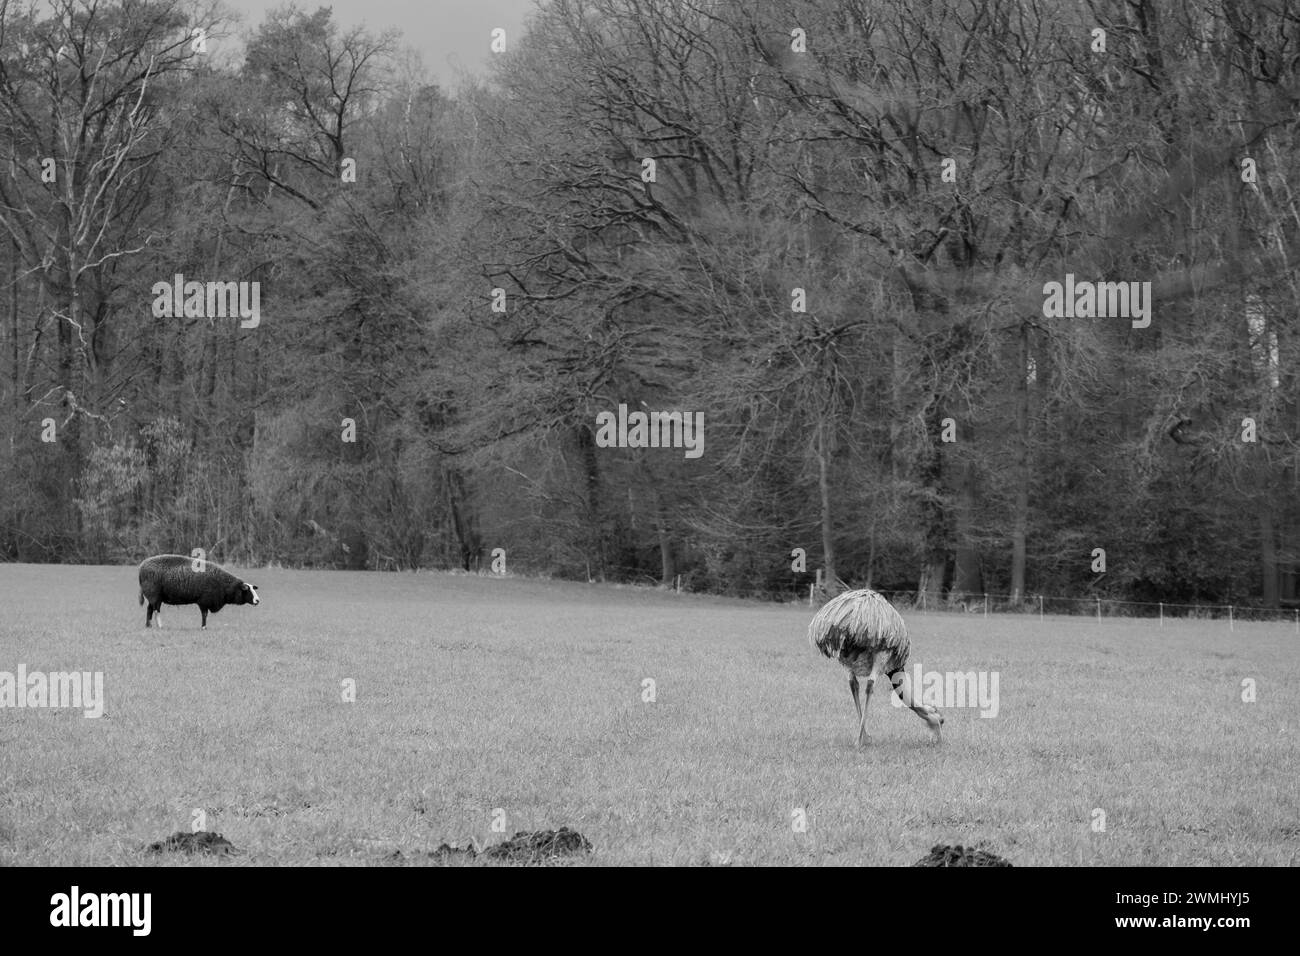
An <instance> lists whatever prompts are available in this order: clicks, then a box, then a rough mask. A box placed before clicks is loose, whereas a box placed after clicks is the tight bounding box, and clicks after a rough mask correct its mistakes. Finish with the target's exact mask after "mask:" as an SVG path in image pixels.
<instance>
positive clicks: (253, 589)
mask: <svg viewBox="0 0 1300 956" xmlns="http://www.w3.org/2000/svg"><path fill="white" fill-rule="evenodd" d="M244 590H245V591H247V592H248V595H247V597H246V603H248V604H261V603H262V599H261V598H260V597H258V596H257V585H255V584H245V585H244Z"/></svg>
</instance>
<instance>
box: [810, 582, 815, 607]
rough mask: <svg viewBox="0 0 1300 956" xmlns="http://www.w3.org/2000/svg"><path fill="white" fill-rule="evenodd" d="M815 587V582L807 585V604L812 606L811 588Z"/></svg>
mask: <svg viewBox="0 0 1300 956" xmlns="http://www.w3.org/2000/svg"><path fill="white" fill-rule="evenodd" d="M816 587H817V585H815V584H809V585H808V606H809V607H812V596H813V590H814V589H815V588H816Z"/></svg>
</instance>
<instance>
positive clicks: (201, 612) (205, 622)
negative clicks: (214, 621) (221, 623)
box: [199, 607, 208, 631]
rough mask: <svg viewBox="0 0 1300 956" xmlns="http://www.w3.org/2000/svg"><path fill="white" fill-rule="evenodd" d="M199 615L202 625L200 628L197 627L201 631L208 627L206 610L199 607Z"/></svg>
mask: <svg viewBox="0 0 1300 956" xmlns="http://www.w3.org/2000/svg"><path fill="white" fill-rule="evenodd" d="M199 613H200V614H202V615H203V624H202V626H200V627H199V630H200V631H202V630H205V629H206V628H207V626H208V609H207V608H205V607H200V608H199Z"/></svg>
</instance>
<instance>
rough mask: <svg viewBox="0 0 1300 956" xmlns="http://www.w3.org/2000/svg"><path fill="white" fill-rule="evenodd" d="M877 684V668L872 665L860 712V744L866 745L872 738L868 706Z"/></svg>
mask: <svg viewBox="0 0 1300 956" xmlns="http://www.w3.org/2000/svg"><path fill="white" fill-rule="evenodd" d="M875 686H876V668H875V665H874V664H873V665H872V668H871V673H870V674H868V675H867V689H866V693H864V694H863V695H862V713H860V714H858V746H859V747H865V746H866V745H867V744H869V743H871V738H870V737H868V736H867V707H868V706H870V704H871V691H872V690H873V689H874V688H875Z"/></svg>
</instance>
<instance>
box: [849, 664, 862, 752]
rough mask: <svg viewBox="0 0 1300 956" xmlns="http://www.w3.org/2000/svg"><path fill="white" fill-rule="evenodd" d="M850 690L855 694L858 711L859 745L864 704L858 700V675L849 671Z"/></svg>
mask: <svg viewBox="0 0 1300 956" xmlns="http://www.w3.org/2000/svg"><path fill="white" fill-rule="evenodd" d="M849 690H850V691H851V692H852V694H853V709H854V710H856V711H857V712H858V746H859V747H861V746H862V704H861V703H859V701H858V675H857V674H855V673H853V672H852V671H850V672H849Z"/></svg>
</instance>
